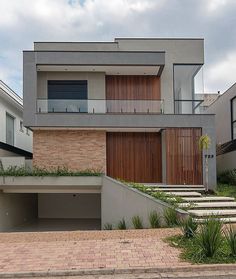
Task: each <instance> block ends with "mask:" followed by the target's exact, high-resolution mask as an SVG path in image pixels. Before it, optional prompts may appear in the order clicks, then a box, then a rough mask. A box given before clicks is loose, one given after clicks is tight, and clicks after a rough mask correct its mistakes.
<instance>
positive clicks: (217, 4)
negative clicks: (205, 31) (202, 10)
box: [206, 0, 231, 12]
mask: <svg viewBox="0 0 236 279" xmlns="http://www.w3.org/2000/svg"><path fill="white" fill-rule="evenodd" d="M206 2H207V3H208V4H207V9H208V11H210V12H214V11H216V10H217V9H220V8H222V7H223V6H225V5H227V4H229V2H231V0H208V1H206Z"/></svg>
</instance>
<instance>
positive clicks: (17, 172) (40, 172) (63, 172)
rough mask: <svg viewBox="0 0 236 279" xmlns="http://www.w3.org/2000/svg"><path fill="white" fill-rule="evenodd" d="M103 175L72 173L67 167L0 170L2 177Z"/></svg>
mask: <svg viewBox="0 0 236 279" xmlns="http://www.w3.org/2000/svg"><path fill="white" fill-rule="evenodd" d="M101 174H102V173H101V172H99V171H96V170H92V169H91V170H89V169H87V170H78V171H70V170H68V169H67V168H65V167H58V168H51V169H45V168H37V167H34V168H33V169H32V170H31V169H29V168H25V167H9V168H7V169H6V170H2V169H0V176H100V175H101Z"/></svg>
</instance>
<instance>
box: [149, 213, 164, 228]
mask: <svg viewBox="0 0 236 279" xmlns="http://www.w3.org/2000/svg"><path fill="white" fill-rule="evenodd" d="M148 219H149V223H150V226H151V228H153V229H155V228H159V227H160V226H161V217H160V215H159V214H158V213H157V212H156V211H155V210H154V211H152V212H150V214H149V216H148Z"/></svg>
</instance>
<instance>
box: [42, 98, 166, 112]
mask: <svg viewBox="0 0 236 279" xmlns="http://www.w3.org/2000/svg"><path fill="white" fill-rule="evenodd" d="M37 113H83V114H84V113H90V114H107V113H117V114H122V113H124V114H136V113H137V114H163V113H164V102H163V100H131V99H130V100H117V99H116V100H104V99H86V100H78V99H77V100H73V99H64V100H62V99H60V100H59V99H38V100H37Z"/></svg>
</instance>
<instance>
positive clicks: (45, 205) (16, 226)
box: [0, 193, 101, 232]
mask: <svg viewBox="0 0 236 279" xmlns="http://www.w3.org/2000/svg"><path fill="white" fill-rule="evenodd" d="M1 199H2V201H3V203H2V206H1V207H2V214H1V215H2V218H1V225H0V229H1V231H8V232H9V231H12V232H37V231H72V230H100V229H101V194H100V193H74V194H73V193H35V194H25V193H24V194H19V193H17V194H8V193H2V194H1Z"/></svg>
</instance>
